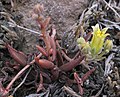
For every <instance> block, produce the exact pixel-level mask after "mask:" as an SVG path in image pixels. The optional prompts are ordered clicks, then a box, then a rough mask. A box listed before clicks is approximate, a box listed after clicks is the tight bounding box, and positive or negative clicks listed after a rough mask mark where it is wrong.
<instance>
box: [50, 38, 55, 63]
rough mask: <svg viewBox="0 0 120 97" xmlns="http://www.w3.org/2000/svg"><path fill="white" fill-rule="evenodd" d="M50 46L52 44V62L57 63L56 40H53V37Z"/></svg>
mask: <svg viewBox="0 0 120 97" xmlns="http://www.w3.org/2000/svg"><path fill="white" fill-rule="evenodd" d="M50 44H51V47H52V49H53V52H52V61H55V59H56V43H55V40H54V38H52V37H51V39H50Z"/></svg>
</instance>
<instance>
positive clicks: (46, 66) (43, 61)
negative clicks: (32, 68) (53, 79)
mask: <svg viewBox="0 0 120 97" xmlns="http://www.w3.org/2000/svg"><path fill="white" fill-rule="evenodd" d="M35 62H36V63H37V64H39V65H40V66H41V67H42V68H44V69H53V68H54V67H55V65H54V64H53V63H52V62H50V61H48V60H46V59H39V58H37V57H35Z"/></svg>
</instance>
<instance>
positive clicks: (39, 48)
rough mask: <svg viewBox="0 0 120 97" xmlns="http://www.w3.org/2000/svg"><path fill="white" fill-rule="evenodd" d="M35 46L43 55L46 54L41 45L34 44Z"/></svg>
mask: <svg viewBox="0 0 120 97" xmlns="http://www.w3.org/2000/svg"><path fill="white" fill-rule="evenodd" d="M36 48H37V49H38V50H39V51H40V52H41V53H42V54H43V55H44V56H46V57H47V56H48V54H47V52H46V51H45V49H44V48H42V47H41V46H39V45H36Z"/></svg>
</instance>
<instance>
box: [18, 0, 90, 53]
mask: <svg viewBox="0 0 120 97" xmlns="http://www.w3.org/2000/svg"><path fill="white" fill-rule="evenodd" d="M23 1H24V0H23ZM38 3H39V4H43V5H44V10H45V12H44V15H45V16H50V17H51V22H50V23H51V24H54V25H55V26H56V29H57V33H62V32H65V31H66V29H67V28H69V27H70V26H72V25H73V24H74V23H75V22H76V21H77V20H78V17H79V15H80V14H81V13H82V11H83V10H84V9H85V8H86V6H87V4H88V0H30V1H28V0H27V1H26V2H25V3H23V4H22V5H20V6H18V7H17V10H16V11H17V12H18V13H19V14H21V15H23V19H22V23H21V24H20V25H22V26H24V27H27V28H30V29H32V30H35V31H39V27H38V25H37V23H36V22H35V21H34V20H33V19H32V18H31V17H30V11H31V10H32V8H33V6H34V5H36V4H38ZM23 34H24V37H25V40H26V43H25V45H24V47H23V48H24V49H23V51H26V53H29V52H31V50H32V51H33V50H34V48H35V43H36V40H37V38H36V36H35V35H33V34H29V33H27V32H25V31H23Z"/></svg>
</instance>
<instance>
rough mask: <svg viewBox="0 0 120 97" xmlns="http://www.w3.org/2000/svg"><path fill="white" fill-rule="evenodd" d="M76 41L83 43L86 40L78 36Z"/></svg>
mask: <svg viewBox="0 0 120 97" xmlns="http://www.w3.org/2000/svg"><path fill="white" fill-rule="evenodd" d="M77 43H78V44H83V43H86V41H85V39H84V38H83V37H80V38H78V39H77Z"/></svg>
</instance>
